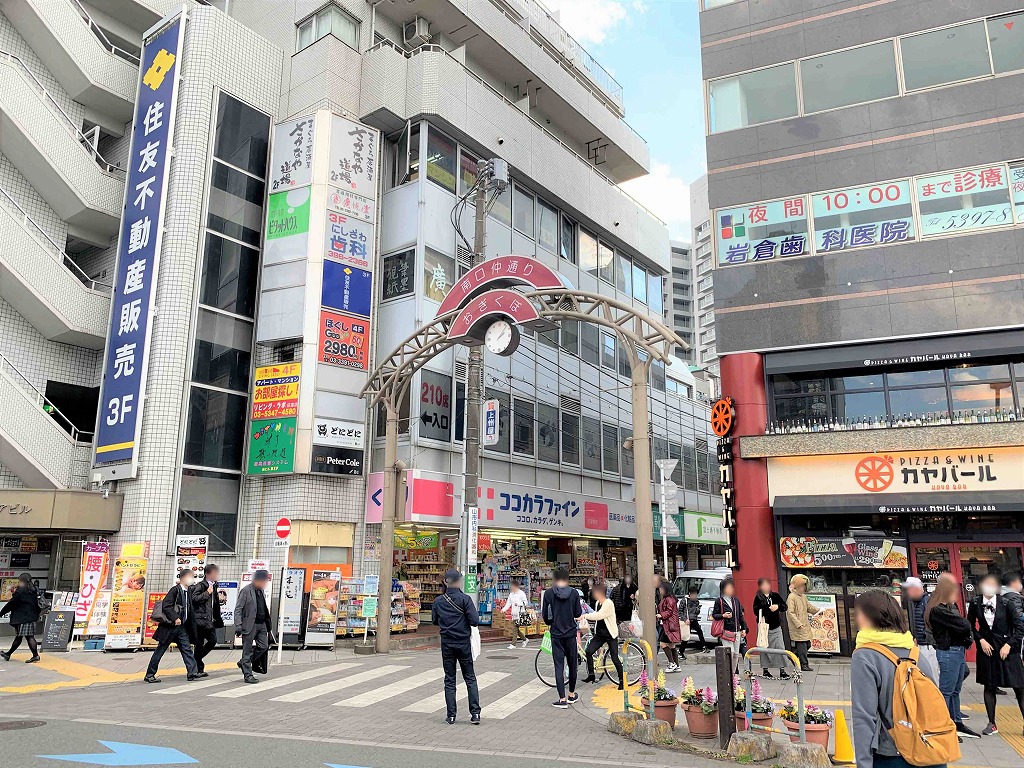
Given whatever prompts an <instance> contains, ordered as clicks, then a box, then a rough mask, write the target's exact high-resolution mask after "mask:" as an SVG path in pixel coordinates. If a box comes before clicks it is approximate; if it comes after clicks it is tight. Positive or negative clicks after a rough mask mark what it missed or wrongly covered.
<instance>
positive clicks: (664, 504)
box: [656, 459, 679, 579]
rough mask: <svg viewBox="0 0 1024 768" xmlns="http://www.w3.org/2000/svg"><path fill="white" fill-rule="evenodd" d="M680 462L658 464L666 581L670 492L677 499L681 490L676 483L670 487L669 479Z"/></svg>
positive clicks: (662, 545)
mask: <svg viewBox="0 0 1024 768" xmlns="http://www.w3.org/2000/svg"><path fill="white" fill-rule="evenodd" d="M678 462H679V459H658V461H657V462H656V463H657V465H658V471H659V472H661V482H660V483H659V484H658V509H660V510H661V556H662V566H661V567H662V568H663V569H664V573H665V578H666V579H667V578H668V521H669V520H670V519H671V516H670V514H669V509H668V500H669V492H670V491H671V498H675V495H676V493H677V492H678V490H679V489H678V487H677V486H676V485H675V483H672V486H673V487H672V488H669V487H668V484H669V482H670V481H669V480H668V478H670V477H671V476H672V471H673V470H674V469H675V468H676V464H677V463H678ZM674 524H675V521H674V520H673V525H674Z"/></svg>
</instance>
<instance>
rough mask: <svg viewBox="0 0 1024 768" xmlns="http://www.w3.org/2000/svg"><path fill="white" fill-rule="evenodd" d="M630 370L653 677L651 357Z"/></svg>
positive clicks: (644, 608)
mask: <svg viewBox="0 0 1024 768" xmlns="http://www.w3.org/2000/svg"><path fill="white" fill-rule="evenodd" d="M632 358H633V359H632V361H631V362H632V364H633V371H632V377H631V381H630V388H631V390H632V392H631V394H632V399H633V475H634V477H633V493H634V494H635V499H636V570H637V575H636V579H637V586H638V587H639V588H640V591H639V593H638V594H637V606H638V608H639V609H640V620H641V621H642V622H643V625H644V640H646V641H647V643H648V645H650V647H651V650H652V652H653V656H654V659H653V664H652V665H651V668H650V670H648V674H650V675H651V679H652V680H653V679H654V677H655V676H657V674H658V652H657V648H658V645H657V641H656V639H655V636H656V634H657V633H656V627H655V613H656V611H655V610H654V584H653V583H652V581H653V579H654V519H653V517H652V515H651V433H650V429H651V417H650V414H649V413H648V412H647V409H648V407H649V406H648V395H647V376H648V373H649V372H650V367H651V358H650V357H649V356H648V357H647V359H645V360H641V359H640V357H639V355H638V354H636V352H634V353H633V354H632Z"/></svg>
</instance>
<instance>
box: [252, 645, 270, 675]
mask: <svg viewBox="0 0 1024 768" xmlns="http://www.w3.org/2000/svg"><path fill="white" fill-rule="evenodd" d="M269 668H270V653H269V652H268V651H267V650H262V651H260V652H259V653H257V654H255V655H254V656H253V657H252V671H253V672H255V673H256V674H258V675H265V674H267V670H268V669H269Z"/></svg>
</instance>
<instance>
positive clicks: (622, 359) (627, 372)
mask: <svg viewBox="0 0 1024 768" xmlns="http://www.w3.org/2000/svg"><path fill="white" fill-rule="evenodd" d="M615 349H616V351H617V352H618V355H619V376H623V377H624V378H627V379H628V378H629V377H630V376H632V375H633V367H632V366H631V365H630V363H629V353H628V352H626V348H625V347H624V346H623V345H622V342H617V343H616V345H615Z"/></svg>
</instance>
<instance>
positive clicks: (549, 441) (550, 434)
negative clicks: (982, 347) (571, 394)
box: [537, 403, 558, 464]
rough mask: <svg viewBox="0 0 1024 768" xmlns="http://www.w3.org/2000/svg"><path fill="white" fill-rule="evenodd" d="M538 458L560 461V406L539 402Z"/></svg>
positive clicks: (552, 461) (555, 462)
mask: <svg viewBox="0 0 1024 768" xmlns="http://www.w3.org/2000/svg"><path fill="white" fill-rule="evenodd" d="M537 458H538V459H540V460H541V461H550V462H551V463H552V464H557V463H558V408H556V407H555V406H553V405H547V404H546V403H538V404H537Z"/></svg>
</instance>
